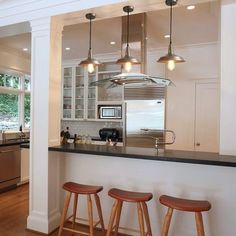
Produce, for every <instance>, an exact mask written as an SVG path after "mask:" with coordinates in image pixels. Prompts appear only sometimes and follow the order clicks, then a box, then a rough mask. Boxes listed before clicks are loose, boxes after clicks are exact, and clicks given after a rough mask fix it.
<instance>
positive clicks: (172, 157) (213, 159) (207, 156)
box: [21, 144, 236, 167]
mask: <svg viewBox="0 0 236 236" xmlns="http://www.w3.org/2000/svg"><path fill="white" fill-rule="evenodd" d="M21 147H22V148H29V144H22V145H21ZM49 151H56V152H67V153H82V154H91V155H102V156H115V157H121V158H132V159H144V160H152V161H168V162H180V163H189V164H202V165H213V166H225V167H236V156H228V155H220V154H218V153H211V152H193V151H180V150H165V151H164V152H161V151H160V152H157V150H156V149H154V148H139V147H117V146H115V147H113V146H107V145H93V144H92V145H91V144H65V145H59V146H54V147H49Z"/></svg>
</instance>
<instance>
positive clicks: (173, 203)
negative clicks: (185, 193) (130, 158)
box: [159, 195, 211, 236]
mask: <svg viewBox="0 0 236 236" xmlns="http://www.w3.org/2000/svg"><path fill="white" fill-rule="evenodd" d="M159 200H160V203H161V204H163V205H165V206H167V207H168V211H167V214H166V216H165V220H164V224H163V228H162V234H161V236H167V235H168V231H169V227H170V221H171V217H172V214H173V210H174V209H176V210H179V211H188V212H194V213H195V220H196V227H197V235H198V236H204V235H205V233H204V226H203V221H202V211H209V210H210V209H211V204H210V203H209V202H208V201H197V200H187V199H182V198H175V197H171V196H166V195H162V196H161V197H160V199H159Z"/></svg>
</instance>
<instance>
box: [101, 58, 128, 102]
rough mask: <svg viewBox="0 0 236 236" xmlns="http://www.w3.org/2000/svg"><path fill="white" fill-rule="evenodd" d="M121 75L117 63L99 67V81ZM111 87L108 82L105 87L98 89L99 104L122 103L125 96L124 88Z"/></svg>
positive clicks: (104, 64) (107, 63) (108, 63)
mask: <svg viewBox="0 0 236 236" xmlns="http://www.w3.org/2000/svg"><path fill="white" fill-rule="evenodd" d="M120 73H121V68H120V65H117V64H116V63H115V62H106V63H103V64H102V66H100V67H99V70H98V80H103V79H106V78H111V77H113V76H115V75H118V74H120ZM110 85H111V83H110V82H107V83H106V84H105V85H104V86H99V87H98V103H104V102H106V103H109V102H111V103H114V102H122V100H123V94H124V92H123V86H117V87H114V88H109V86H110Z"/></svg>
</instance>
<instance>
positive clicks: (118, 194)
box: [106, 188, 152, 236]
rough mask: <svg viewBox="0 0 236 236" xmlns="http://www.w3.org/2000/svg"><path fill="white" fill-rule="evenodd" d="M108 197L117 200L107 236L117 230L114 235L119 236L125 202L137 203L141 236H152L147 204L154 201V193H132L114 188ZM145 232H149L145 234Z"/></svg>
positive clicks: (113, 207) (112, 211)
mask: <svg viewBox="0 0 236 236" xmlns="http://www.w3.org/2000/svg"><path fill="white" fill-rule="evenodd" d="M108 195H109V196H110V197H112V198H115V202H114V204H113V206H112V210H111V216H110V220H109V224H108V228H107V234H106V236H111V234H112V231H113V230H115V234H114V235H115V236H117V234H118V229H119V222H120V217H121V209H122V206H123V202H129V203H132V204H133V203H135V204H136V205H137V213H138V221H139V228H140V233H141V236H152V230H151V224H150V219H149V214H148V208H147V204H146V202H147V201H149V200H151V199H152V193H141V192H132V191H126V190H122V189H118V188H112V189H110V190H109V192H108ZM114 223H115V224H114ZM145 226H146V227H145ZM145 228H146V229H145ZM145 230H147V231H146V232H145Z"/></svg>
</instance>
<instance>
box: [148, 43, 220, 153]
mask: <svg viewBox="0 0 236 236" xmlns="http://www.w3.org/2000/svg"><path fill="white" fill-rule="evenodd" d="M165 53H166V51H163V49H160V50H155V51H154V50H152V52H149V53H148V62H147V63H148V67H147V74H151V75H157V76H165V73H166V77H167V78H169V79H171V80H172V81H173V82H174V83H175V85H176V87H174V86H171V87H168V89H167V103H166V128H167V129H171V130H174V131H175V133H176V137H177V138H176V142H175V143H174V144H173V145H171V146H168V147H167V148H170V149H179V150H194V120H195V84H196V82H199V81H212V80H213V81H218V80H219V69H218V68H219V45H218V44H217V43H209V44H200V45H189V46H185V47H179V48H178V47H175V53H176V54H177V55H181V56H182V57H183V58H184V59H185V60H186V62H185V63H182V64H177V65H176V68H175V70H174V71H172V72H169V71H167V70H166V72H165V66H164V65H162V64H160V65H159V64H158V63H156V62H155V59H156V60H157V59H158V58H159V57H160V56H162V55H163V54H165Z"/></svg>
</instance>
